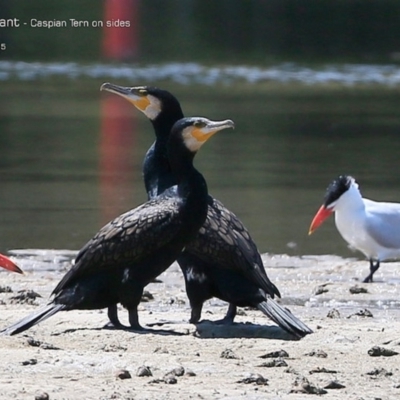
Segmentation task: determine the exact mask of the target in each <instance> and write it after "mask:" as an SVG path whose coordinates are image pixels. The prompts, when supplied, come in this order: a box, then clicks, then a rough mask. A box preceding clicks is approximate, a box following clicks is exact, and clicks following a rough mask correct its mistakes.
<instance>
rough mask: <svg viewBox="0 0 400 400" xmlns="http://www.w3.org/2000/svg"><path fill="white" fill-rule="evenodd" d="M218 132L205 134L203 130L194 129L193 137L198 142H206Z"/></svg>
mask: <svg viewBox="0 0 400 400" xmlns="http://www.w3.org/2000/svg"><path fill="white" fill-rule="evenodd" d="M217 132H218V131H217V130H216V131H211V132H208V133H204V131H202V130H201V128H193V129H192V136H193V137H194V138H195V139H196V140H198V141H199V142H205V141H206V140H208V139H209V138H210V137H211V136H212V135H214V133H217Z"/></svg>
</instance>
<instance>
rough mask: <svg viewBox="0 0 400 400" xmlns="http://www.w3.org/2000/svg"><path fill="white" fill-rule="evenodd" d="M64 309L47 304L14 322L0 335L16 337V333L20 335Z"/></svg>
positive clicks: (59, 305) (57, 305)
mask: <svg viewBox="0 0 400 400" xmlns="http://www.w3.org/2000/svg"><path fill="white" fill-rule="evenodd" d="M65 308H66V306H65V305H63V304H54V303H51V304H48V305H47V306H45V307H43V308H41V309H39V310H38V311H35V312H34V313H32V314H30V315H28V316H27V317H25V318H23V319H22V320H21V321H19V322H16V323H15V324H13V325H11V326H9V327H8V328H5V329H3V330H1V331H0V334H2V335H10V336H11V335H16V334H17V333H21V332H23V331H26V330H27V329H29V328H31V327H32V326H34V325H36V324H38V323H39V322H42V321H44V320H45V319H47V318H50V317H51V316H52V315H54V314H56V313H58V312H59V311H61V310H64V309H65Z"/></svg>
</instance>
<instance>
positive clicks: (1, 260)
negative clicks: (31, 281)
mask: <svg viewBox="0 0 400 400" xmlns="http://www.w3.org/2000/svg"><path fill="white" fill-rule="evenodd" d="M0 267H2V268H4V269H8V270H9V271H13V272H18V273H19V274H23V272H22V269H21V268H19V267H18V266H17V265H16V264H15V263H14V262H12V261H11V260H10V259H9V258H8V257H6V256H4V255H3V254H0Z"/></svg>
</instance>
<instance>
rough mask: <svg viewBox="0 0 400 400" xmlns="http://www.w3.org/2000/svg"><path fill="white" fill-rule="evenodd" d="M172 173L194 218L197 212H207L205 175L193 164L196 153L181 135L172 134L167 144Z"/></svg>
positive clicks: (181, 195)
mask: <svg viewBox="0 0 400 400" xmlns="http://www.w3.org/2000/svg"><path fill="white" fill-rule="evenodd" d="M167 152H168V160H169V164H170V167H171V174H172V175H173V176H174V178H175V180H176V183H177V185H178V189H177V196H178V197H179V198H181V199H182V200H183V201H184V202H185V203H186V205H187V207H186V209H187V210H188V212H189V213H190V214H191V216H192V218H197V215H196V214H197V213H199V214H201V215H202V216H204V219H205V216H206V214H207V198H208V190H207V183H206V181H205V179H204V177H203V175H202V174H201V173H200V172H199V171H197V169H196V168H195V167H194V166H193V159H194V156H195V153H193V152H191V151H189V150H188V148H187V147H186V146H185V145H184V143H183V141H182V139H181V137H178V136H176V135H171V136H170V138H169V141H168V145H167ZM199 217H200V216H199Z"/></svg>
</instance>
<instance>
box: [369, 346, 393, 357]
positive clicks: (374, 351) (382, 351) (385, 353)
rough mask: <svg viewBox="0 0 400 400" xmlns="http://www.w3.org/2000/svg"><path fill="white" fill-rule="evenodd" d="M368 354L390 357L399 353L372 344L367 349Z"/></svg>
mask: <svg viewBox="0 0 400 400" xmlns="http://www.w3.org/2000/svg"><path fill="white" fill-rule="evenodd" d="M368 354H369V355H370V356H371V357H381V356H383V357H391V356H397V354H399V353H398V352H397V351H394V350H390V349H385V348H384V347H380V346H374V347H372V348H371V349H369V350H368Z"/></svg>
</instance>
